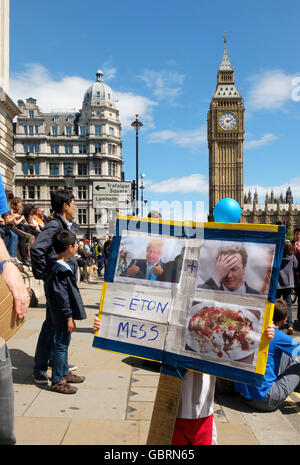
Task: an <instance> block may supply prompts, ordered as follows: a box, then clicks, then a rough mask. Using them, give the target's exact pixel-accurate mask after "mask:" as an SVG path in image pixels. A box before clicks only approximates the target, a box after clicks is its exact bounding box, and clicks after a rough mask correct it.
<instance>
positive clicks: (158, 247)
mask: <svg viewBox="0 0 300 465" xmlns="http://www.w3.org/2000/svg"><path fill="white" fill-rule="evenodd" d="M163 247H164V244H163V242H162V241H161V240H160V239H153V240H151V241H150V242H149V243H148V245H147V248H146V259H136V260H132V261H131V263H130V265H129V266H128V268H127V270H126V271H125V272H124V273H122V276H125V277H127V278H129V277H130V278H137V279H149V280H151V281H164V279H163V274H164V269H165V263H163V262H162V261H161V257H162V254H163Z"/></svg>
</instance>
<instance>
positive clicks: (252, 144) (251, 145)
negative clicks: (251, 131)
mask: <svg viewBox="0 0 300 465" xmlns="http://www.w3.org/2000/svg"><path fill="white" fill-rule="evenodd" d="M276 139H278V137H277V136H276V135H275V134H272V133H266V134H264V135H263V136H262V137H261V138H260V139H256V140H251V139H250V140H248V139H246V140H245V143H244V148H245V149H248V150H249V149H256V148H257V147H261V146H262V145H267V144H269V143H270V142H273V141H274V140H276Z"/></svg>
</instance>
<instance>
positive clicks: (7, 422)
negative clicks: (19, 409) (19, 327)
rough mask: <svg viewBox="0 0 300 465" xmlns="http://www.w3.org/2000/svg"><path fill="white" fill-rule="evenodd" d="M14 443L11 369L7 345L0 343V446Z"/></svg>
mask: <svg viewBox="0 0 300 465" xmlns="http://www.w3.org/2000/svg"><path fill="white" fill-rule="evenodd" d="M2 342H3V339H2ZM15 443H16V438H15V435H14V389H13V380H12V367H11V361H10V355H9V351H8V348H7V345H6V344H5V343H3V344H2V345H1V341H0V445H13V444H15Z"/></svg>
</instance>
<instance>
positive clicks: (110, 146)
mask: <svg viewBox="0 0 300 465" xmlns="http://www.w3.org/2000/svg"><path fill="white" fill-rule="evenodd" d="M107 151H108V153H109V154H110V155H114V154H115V153H116V146H115V145H114V144H107Z"/></svg>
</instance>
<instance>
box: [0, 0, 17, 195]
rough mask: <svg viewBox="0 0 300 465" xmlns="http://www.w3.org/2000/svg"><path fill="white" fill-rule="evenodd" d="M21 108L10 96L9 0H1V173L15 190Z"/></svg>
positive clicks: (7, 183) (6, 184)
mask: <svg viewBox="0 0 300 465" xmlns="http://www.w3.org/2000/svg"><path fill="white" fill-rule="evenodd" d="M19 113H20V112H19V109H18V107H17V106H16V105H15V103H14V102H13V101H12V100H11V98H10V97H9V0H1V1H0V173H1V177H2V180H3V184H4V186H5V187H6V188H7V189H9V190H13V186H14V169H15V165H16V162H15V159H14V155H13V118H14V117H15V116H16V115H18V114H19Z"/></svg>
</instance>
